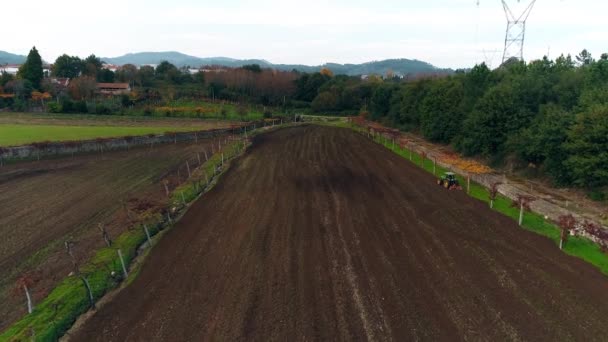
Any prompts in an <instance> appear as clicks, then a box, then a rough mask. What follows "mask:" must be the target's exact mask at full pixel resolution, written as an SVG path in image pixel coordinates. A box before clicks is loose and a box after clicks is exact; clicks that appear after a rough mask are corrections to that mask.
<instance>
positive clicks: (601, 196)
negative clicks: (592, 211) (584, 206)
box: [587, 190, 608, 202]
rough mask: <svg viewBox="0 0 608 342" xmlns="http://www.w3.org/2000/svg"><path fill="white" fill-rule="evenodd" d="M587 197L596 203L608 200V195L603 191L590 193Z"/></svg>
mask: <svg viewBox="0 0 608 342" xmlns="http://www.w3.org/2000/svg"><path fill="white" fill-rule="evenodd" d="M587 197H589V199H590V200H592V201H596V202H604V201H605V200H606V198H608V197H607V196H606V193H605V192H604V191H601V190H593V191H590V192H589V193H588V194H587Z"/></svg>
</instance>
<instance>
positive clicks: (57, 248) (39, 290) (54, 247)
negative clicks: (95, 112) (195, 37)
mask: <svg viewBox="0 0 608 342" xmlns="http://www.w3.org/2000/svg"><path fill="white" fill-rule="evenodd" d="M210 145H211V140H210V139H209V140H199V143H198V144H193V143H192V144H189V143H183V144H168V145H158V146H154V147H153V148H152V149H150V148H149V147H140V148H134V149H131V150H129V151H116V152H105V153H103V154H100V153H97V154H90V155H80V156H75V157H74V158H70V157H66V158H59V159H54V160H42V161H34V162H24V163H16V164H13V165H9V166H4V167H2V168H0V237H1V240H0V303H1V304H2V305H0V330H3V329H4V328H6V327H7V326H8V325H9V324H10V323H11V322H13V321H14V320H15V319H17V318H19V317H22V316H23V315H24V314H25V313H26V308H27V307H26V304H25V296H24V295H23V293H22V292H21V291H16V292H15V293H13V291H12V288H13V287H14V286H15V280H16V279H17V278H18V277H21V276H23V275H24V274H30V275H31V276H32V277H33V278H35V279H36V284H35V285H34V286H32V291H33V296H34V303H39V301H40V300H41V299H42V298H44V297H45V296H46V295H47V294H48V291H49V290H50V289H52V288H53V287H54V286H55V285H56V284H57V283H58V282H59V281H60V280H61V279H64V278H65V277H66V276H67V275H68V274H69V273H70V271H71V270H72V265H71V261H70V259H69V258H67V254H66V253H65V248H64V246H63V243H64V241H66V240H72V241H74V242H75V243H76V244H75V247H74V254H75V256H76V258H77V259H78V260H79V261H86V260H88V258H90V256H91V255H92V254H94V251H95V250H96V249H97V248H99V247H101V246H103V245H104V242H103V240H102V238H101V234H100V233H99V231H98V230H97V225H98V224H100V223H103V224H104V225H105V226H106V228H107V230H108V231H109V233H110V235H111V237H113V238H115V237H117V236H118V235H120V234H121V233H123V232H124V231H125V230H126V229H128V228H129V223H128V219H127V213H126V210H124V208H125V206H127V207H129V208H131V209H133V208H132V207H134V206H138V205H150V206H157V205H162V204H163V203H164V201H166V195H165V190H164V188H163V186H162V185H161V180H164V179H168V180H170V181H171V183H170V187H171V188H173V187H175V186H176V184H177V174H178V169H179V170H180V176H181V180H182V181H183V180H184V179H185V177H186V176H187V169H186V165H185V163H186V160H189V162H190V165H192V166H194V165H196V164H197V163H198V158H197V156H196V153H200V152H202V151H203V150H206V151H209V152H211V147H210ZM216 147H217V142H216ZM201 155H202V153H201ZM203 158H204V156H203ZM203 161H204V159H203ZM17 290H18V289H17Z"/></svg>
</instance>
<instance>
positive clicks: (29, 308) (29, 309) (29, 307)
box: [23, 284, 34, 314]
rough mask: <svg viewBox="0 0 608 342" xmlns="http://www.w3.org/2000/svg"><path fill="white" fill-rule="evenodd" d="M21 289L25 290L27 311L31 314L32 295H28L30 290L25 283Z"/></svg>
mask: <svg viewBox="0 0 608 342" xmlns="http://www.w3.org/2000/svg"><path fill="white" fill-rule="evenodd" d="M23 289H24V290H25V297H26V298H27V313H30V314H31V313H32V311H34V304H33V303H32V296H31V295H30V290H29V289H28V288H27V285H25V284H23Z"/></svg>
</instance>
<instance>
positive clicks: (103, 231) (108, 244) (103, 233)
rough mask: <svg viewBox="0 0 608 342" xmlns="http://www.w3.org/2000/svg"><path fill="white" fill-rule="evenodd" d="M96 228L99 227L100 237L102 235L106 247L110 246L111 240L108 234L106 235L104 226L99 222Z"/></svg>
mask: <svg viewBox="0 0 608 342" xmlns="http://www.w3.org/2000/svg"><path fill="white" fill-rule="evenodd" d="M97 228H98V229H99V231H100V232H101V237H103V241H105V243H106V245H107V246H108V247H111V246H112V240H110V236H109V235H108V231H107V230H106V227H105V226H104V225H103V224H102V223H100V224H99V225H98V226H97Z"/></svg>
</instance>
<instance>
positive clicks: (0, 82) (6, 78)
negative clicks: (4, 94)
mask: <svg viewBox="0 0 608 342" xmlns="http://www.w3.org/2000/svg"><path fill="white" fill-rule="evenodd" d="M14 79H15V77H13V75H11V74H9V73H8V72H6V71H2V73H0V87H4V86H5V85H6V84H7V83H8V82H10V81H12V80H14Z"/></svg>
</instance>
